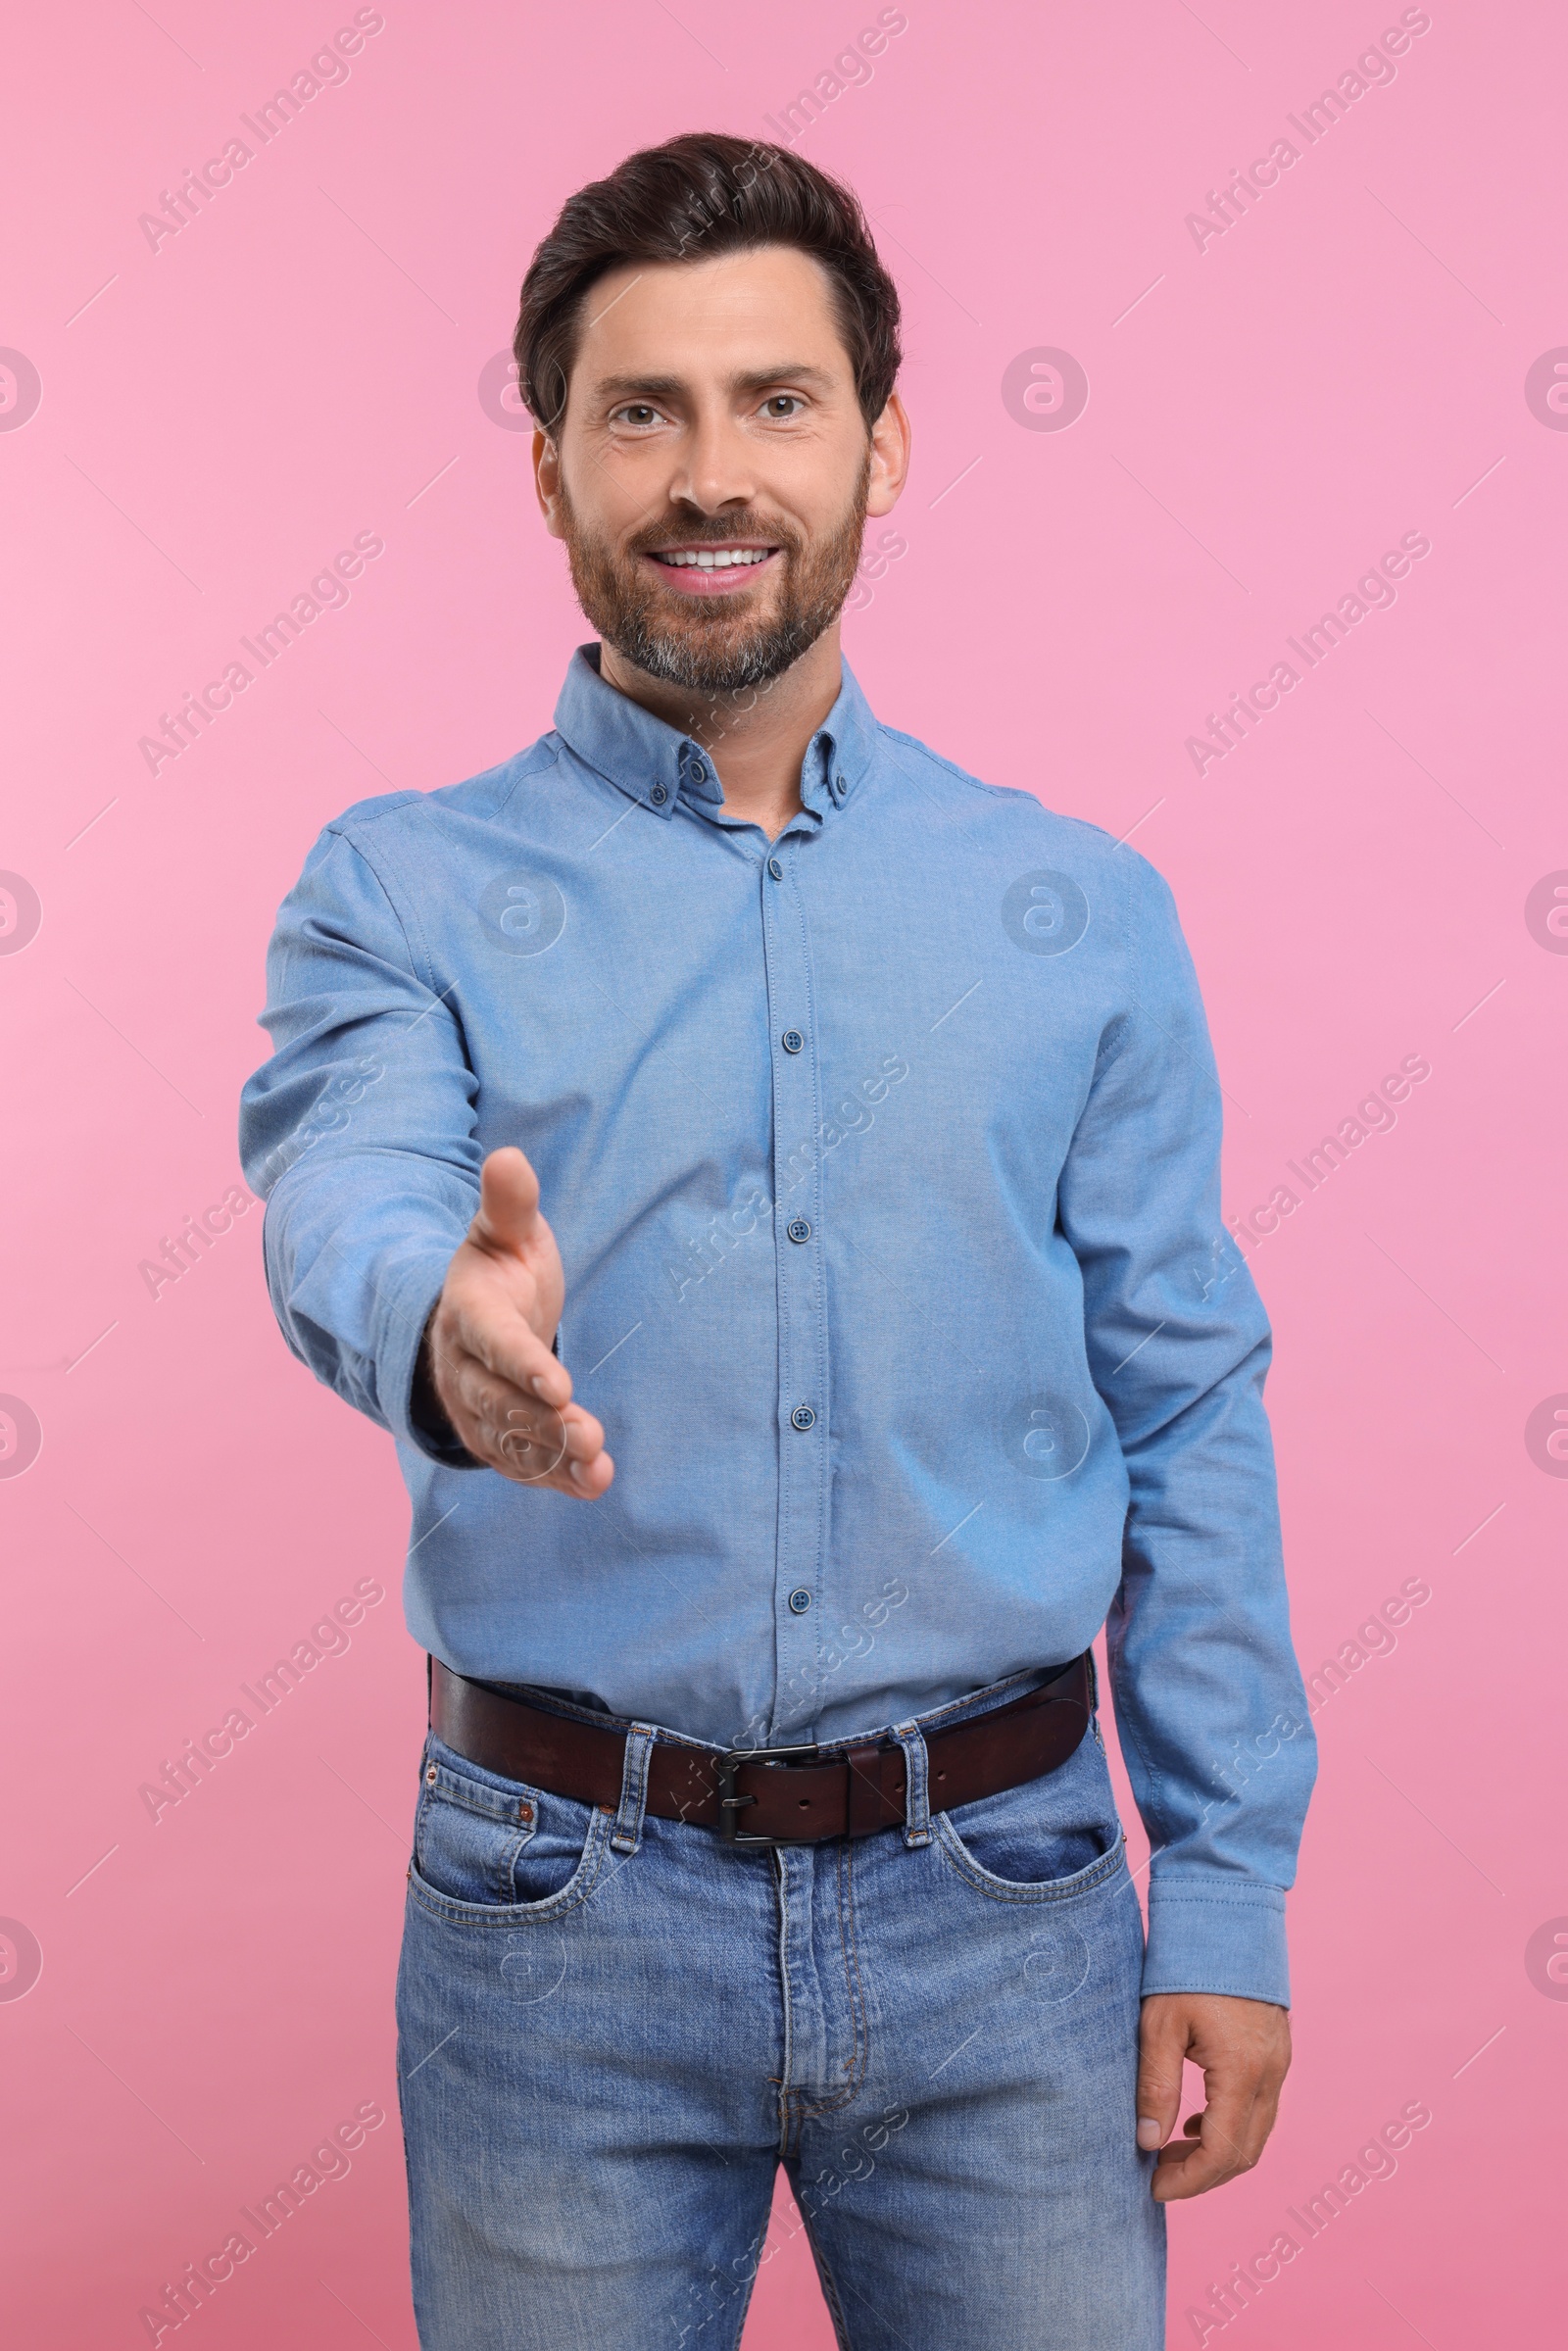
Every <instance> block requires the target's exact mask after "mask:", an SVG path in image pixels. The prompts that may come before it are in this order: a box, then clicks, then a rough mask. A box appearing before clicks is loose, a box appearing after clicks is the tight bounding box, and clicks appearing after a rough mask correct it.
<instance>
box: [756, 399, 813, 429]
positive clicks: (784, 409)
mask: <svg viewBox="0 0 1568 2351" xmlns="http://www.w3.org/2000/svg"><path fill="white" fill-rule="evenodd" d="M805 406H806V403H805V401H804V400H803V399H802V398H801V396H800V394H799V392H770V393H769V394H768V396H767V398H766V399H765V400H764V401H763V403H762V414H763V416H766V417H768V418H769V419H770V420H771V421H773V422H774V423H779V424H784V423H788V422H789V420H790V418H791V417H792V416H797V415H798V414H799V413H800V412H801V410H803V409H804V408H805Z"/></svg>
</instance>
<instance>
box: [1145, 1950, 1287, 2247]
mask: <svg viewBox="0 0 1568 2351" xmlns="http://www.w3.org/2000/svg"><path fill="white" fill-rule="evenodd" d="M1184 2060H1185V2061H1187V2062H1190V2063H1191V2064H1193V2065H1196V2066H1201V2068H1202V2074H1203V2088H1204V2093H1205V2096H1204V2105H1203V2111H1202V2113H1201V2114H1192V2115H1189V2116H1188V2118H1187V2121H1186V2124H1185V2126H1184V2135H1183V2136H1182V2137H1181V2138H1179V2139H1173V2138H1172V2137H1171V2132H1172V2131H1174V2130H1175V2128H1176V2117H1177V2115H1178V2114H1179V2113H1180V2111H1181V2097H1182V2065H1183V2062H1184ZM1290 2063H1291V2019H1290V2011H1289V2010H1288V2009H1285V2008H1277V2007H1275V2005H1274V2003H1273V2002H1272V2001H1271V2000H1235V1999H1230V1998H1227V1997H1226V1996H1225V1995H1224V1994H1223V1993H1220V1992H1154V1993H1152V1994H1151V1996H1150V1997H1149V1998H1148V1999H1147V2000H1146V2001H1145V2002H1144V2008H1143V2018H1142V2022H1141V2024H1140V2027H1139V2060H1138V2144H1139V2145H1140V2147H1142V2148H1144V2149H1145V2150H1146V2151H1149V2150H1152V2149H1153V2148H1155V2147H1157V2148H1158V2149H1159V2162H1158V2164H1157V2165H1156V2166H1155V2169H1154V2181H1153V2188H1154V2198H1155V2201H1156V2203H1160V2204H1170V2203H1173V2202H1174V2201H1175V2199H1176V2198H1177V2197H1178V2196H1201V2195H1202V2194H1204V2192H1205V2191H1206V2190H1207V2189H1209V2188H1211V2187H1218V2186H1219V2185H1220V2184H1221V2182H1222V2181H1224V2180H1234V2179H1235V2177H1236V2175H1237V2173H1238V2172H1250V2170H1251V2168H1252V2166H1253V2164H1254V2163H1256V2161H1257V2159H1258V2157H1259V2156H1260V2155H1261V2154H1262V2152H1263V2143H1264V2141H1265V2140H1266V2138H1267V2137H1268V2134H1269V2132H1270V2131H1272V2130H1273V2128H1274V2117H1275V2115H1276V2114H1277V2113H1278V2111H1279V2103H1280V2089H1281V2086H1282V2084H1283V2083H1284V2081H1285V2076H1286V2073H1287V2072H1288V2070H1289V2068H1290Z"/></svg>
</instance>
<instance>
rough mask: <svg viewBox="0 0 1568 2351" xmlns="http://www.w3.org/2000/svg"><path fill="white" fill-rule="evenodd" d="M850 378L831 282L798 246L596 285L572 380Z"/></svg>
mask: <svg viewBox="0 0 1568 2351" xmlns="http://www.w3.org/2000/svg"><path fill="white" fill-rule="evenodd" d="M786 360H788V361H792V362H796V363H802V364H807V365H809V366H812V367H819V368H821V369H823V370H827V371H831V372H834V373H842V374H843V375H844V376H845V377H846V379H847V378H848V376H849V373H850V361H849V354H848V353H847V352H846V350H845V348H844V345H843V343H842V341H841V340H840V336H839V328H838V321H837V318H836V317H835V314H834V309H833V293H832V281H831V279H830V278H829V276H828V273H827V271H826V270H825V269H823V267H822V265H821V264H820V262H817V261H815V260H813V258H812V257H811V255H810V254H809V253H802V252H801V251H799V249H798V248H797V247H795V246H792V245H761V246H759V247H757V248H756V249H755V250H754V251H751V252H746V253H722V254H715V255H714V256H713V258H712V259H711V260H710V261H692V262H637V263H632V264H628V265H627V266H626V267H624V268H622V269H611V270H608V271H607V272H606V274H605V275H604V276H603V277H600V278H596V279H595V280H594V283H593V284H592V285H591V286H590V287H589V289H588V291H587V293H586V294H585V295H584V296H583V310H582V324H581V328H580V332H579V337H578V344H577V358H576V366H575V368H574V370H573V372H574V374H576V376H577V378H578V380H579V381H580V382H582V383H583V384H584V385H591V384H592V383H593V382H594V381H596V380H597V379H598V378H600V377H603V376H610V375H615V376H626V375H636V374H648V375H661V376H664V375H671V374H678V375H681V376H687V377H691V378H693V379H695V378H697V377H700V376H721V375H729V374H732V373H735V372H736V371H739V370H745V369H747V368H750V367H766V366H768V365H769V364H770V363H772V362H775V361H779V362H782V361H786Z"/></svg>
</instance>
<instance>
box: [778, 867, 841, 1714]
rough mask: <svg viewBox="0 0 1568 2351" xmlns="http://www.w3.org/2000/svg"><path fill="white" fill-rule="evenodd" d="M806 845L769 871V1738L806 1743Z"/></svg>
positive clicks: (809, 1480) (809, 1217) (809, 1621)
mask: <svg viewBox="0 0 1568 2351" xmlns="http://www.w3.org/2000/svg"><path fill="white" fill-rule="evenodd" d="M805 847H806V837H805V835H804V834H803V833H799V832H796V831H795V830H794V829H793V828H792V829H791V831H789V832H786V833H784V834H782V835H781V836H780V837H779V839H778V840H777V841H776V842H775V843H774V844H773V848H772V851H771V853H770V854H769V856H768V857H766V858H765V859H764V861H763V864H762V871H761V888H762V946H763V955H764V958H765V962H766V967H767V1004H768V1029H769V1038H768V1044H769V1051H770V1054H771V1059H772V1081H773V1254H774V1266H775V1275H776V1281H777V1295H778V1465H779V1475H778V1541H777V1549H776V1554H775V1563H774V1581H773V1625H774V1653H775V1657H776V1661H777V1662H776V1680H775V1684H774V1692H773V1723H772V1728H771V1731H770V1732H769V1737H770V1738H771V1739H774V1740H788V1739H794V1738H798V1737H800V1736H802V1735H803V1734H804V1733H805V1732H806V1731H808V1730H809V1727H810V1725H811V1724H812V1723H813V1721H814V1720H815V1717H816V1714H817V1711H818V1707H819V1702H820V1690H821V1672H820V1629H819V1628H820V1619H821V1615H822V1608H823V1604H824V1594H823V1591H822V1578H823V1573H824V1567H825V1529H826V1517H827V1491H828V1410H829V1396H828V1354H827V1298H826V1283H825V1279H824V1274H823V1265H822V1234H821V1223H822V1219H821V1181H822V1179H821V1164H820V1152H819V1151H818V1148H817V1145H818V1137H819V1133H820V1128H821V1091H822V1089H821V1073H820V1060H819V1052H818V1037H817V1029H816V1018H815V1013H816V1004H815V994H814V988H813V982H812V973H811V965H810V953H809V940H808V935H807V928H806V918H805V911H804V908H803V906H802V903H801V895H800V886H799V880H798V877H797V870H796V858H797V857H798V856H799V854H800V852H801V851H802V850H803V849H804V848H805ZM818 854H820V848H819V845H818Z"/></svg>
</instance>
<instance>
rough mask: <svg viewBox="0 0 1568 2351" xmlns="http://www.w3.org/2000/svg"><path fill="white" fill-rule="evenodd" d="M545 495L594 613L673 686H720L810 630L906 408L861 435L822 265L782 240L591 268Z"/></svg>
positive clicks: (874, 493)
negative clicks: (703, 255) (691, 257)
mask: <svg viewBox="0 0 1568 2351" xmlns="http://www.w3.org/2000/svg"><path fill="white" fill-rule="evenodd" d="M584 309H585V314H586V315H585V318H584V324H583V332H582V336H581V341H580V344H579V348H578V353H577V359H576V363H575V365H574V367H573V368H572V373H571V382H570V388H569V392H568V396H567V401H566V414H565V416H564V421H563V423H562V425H561V427H560V430H559V432H558V433H557V435H556V436H555V437H554V438H553V439H551V438H547V436H545V435H544V434H542V433H541V434H538V435H536V437H535V444H534V450H535V464H536V468H537V473H538V482H539V495H540V504H541V506H542V507H543V509H544V513H545V517H546V520H547V522H548V524H549V527H550V529H551V530H552V532H553V533H554V534H555V535H556V537H558V538H561V539H564V541H565V544H566V551H567V555H568V558H569V560H570V563H571V576H572V583H573V585H574V587H575V588H576V591H577V596H578V600H579V602H580V603H581V605H582V608H583V611H584V612H586V614H587V616H588V618H589V620H590V621H591V622H592V623H593V625H594V627H595V628H596V629H597V630H598V631H599V633H600V635H601V636H602V637H603V638H605V640H606V641H607V642H608V643H609V644H611V645H613V646H614V648H615V649H616V651H617V652H618V653H619V654H621V655H622V656H623V657H624V659H625V660H626V661H630V662H632V663H634V664H635V666H636V667H638V668H639V669H642V670H644V671H646V672H647V673H648V674H649V675H650V676H653V677H656V678H660V679H662V680H664V681H665V682H667V683H668V684H671V685H676V686H684V687H687V688H690V689H691V690H692V691H694V692H697V693H707V694H714V693H732V692H735V691H737V690H739V689H741V688H744V687H748V686H758V685H760V684H762V683H764V682H765V681H766V680H767V679H769V678H772V677H776V676H778V675H779V673H780V672H781V671H782V670H784V669H787V668H788V667H789V666H790V664H791V663H792V662H794V661H798V660H799V658H800V656H801V655H802V654H803V653H804V652H805V651H806V650H807V648H808V647H809V646H810V645H812V644H814V643H815V641H816V639H817V638H818V637H819V636H820V635H821V634H822V632H823V630H824V629H825V628H827V627H828V626H829V625H830V624H831V623H832V621H833V620H834V619H835V617H836V616H837V614H838V612H839V610H840V608H841V607H842V605H843V603H844V600H845V598H846V597H847V596H848V594H849V592H850V589H851V587H852V585H853V583H854V579H855V570H856V565H857V563H858V562H859V556H860V540H861V534H862V532H863V530H864V526H865V519H866V515H867V514H868V513H871V514H885V513H887V512H888V510H889V509H890V508H891V506H892V504H893V502H894V499H895V497H896V496H897V494H898V488H899V486H900V484H901V482H902V476H903V458H904V454H905V434H906V427H905V426H904V421H903V412H902V410H901V409H899V407H898V402H897V399H896V397H895V399H894V400H893V401H891V402H890V403H889V410H888V412H885V413H884V416H883V418H882V419H879V422H878V426H877V429H876V431H875V432H873V433H872V434H871V435H870V436H869V437H868V436H867V433H866V427H865V420H864V417H863V416H862V415H861V413H860V408H859V403H858V400H857V398H856V394H855V380H854V376H853V373H852V371H851V367H850V360H849V355H848V353H847V352H846V351H845V348H844V346H843V343H842V342H841V341H840V339H839V332H838V327H837V324H836V322H835V319H834V316H833V309H832V302H831V297H830V292H829V281H828V278H827V275H826V272H825V271H824V270H823V269H821V268H820V266H819V265H818V264H817V263H816V262H814V261H812V260H811V258H810V257H809V255H808V254H804V253H801V252H799V251H798V250H796V249H795V248H794V247H791V246H783V245H767V246H762V247H760V248H759V249H758V250H757V251H755V252H750V253H738V254H726V255H721V256H718V257H716V258H714V259H712V260H710V261H695V262H676V263H655V264H642V265H639V266H637V267H628V268H626V269H616V270H614V271H613V272H611V273H610V274H609V275H607V276H605V277H602V278H600V279H599V280H598V281H597V282H596V283H595V284H594V285H593V286H592V287H590V289H589V291H588V294H587V296H586V298H585V304H584Z"/></svg>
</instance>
